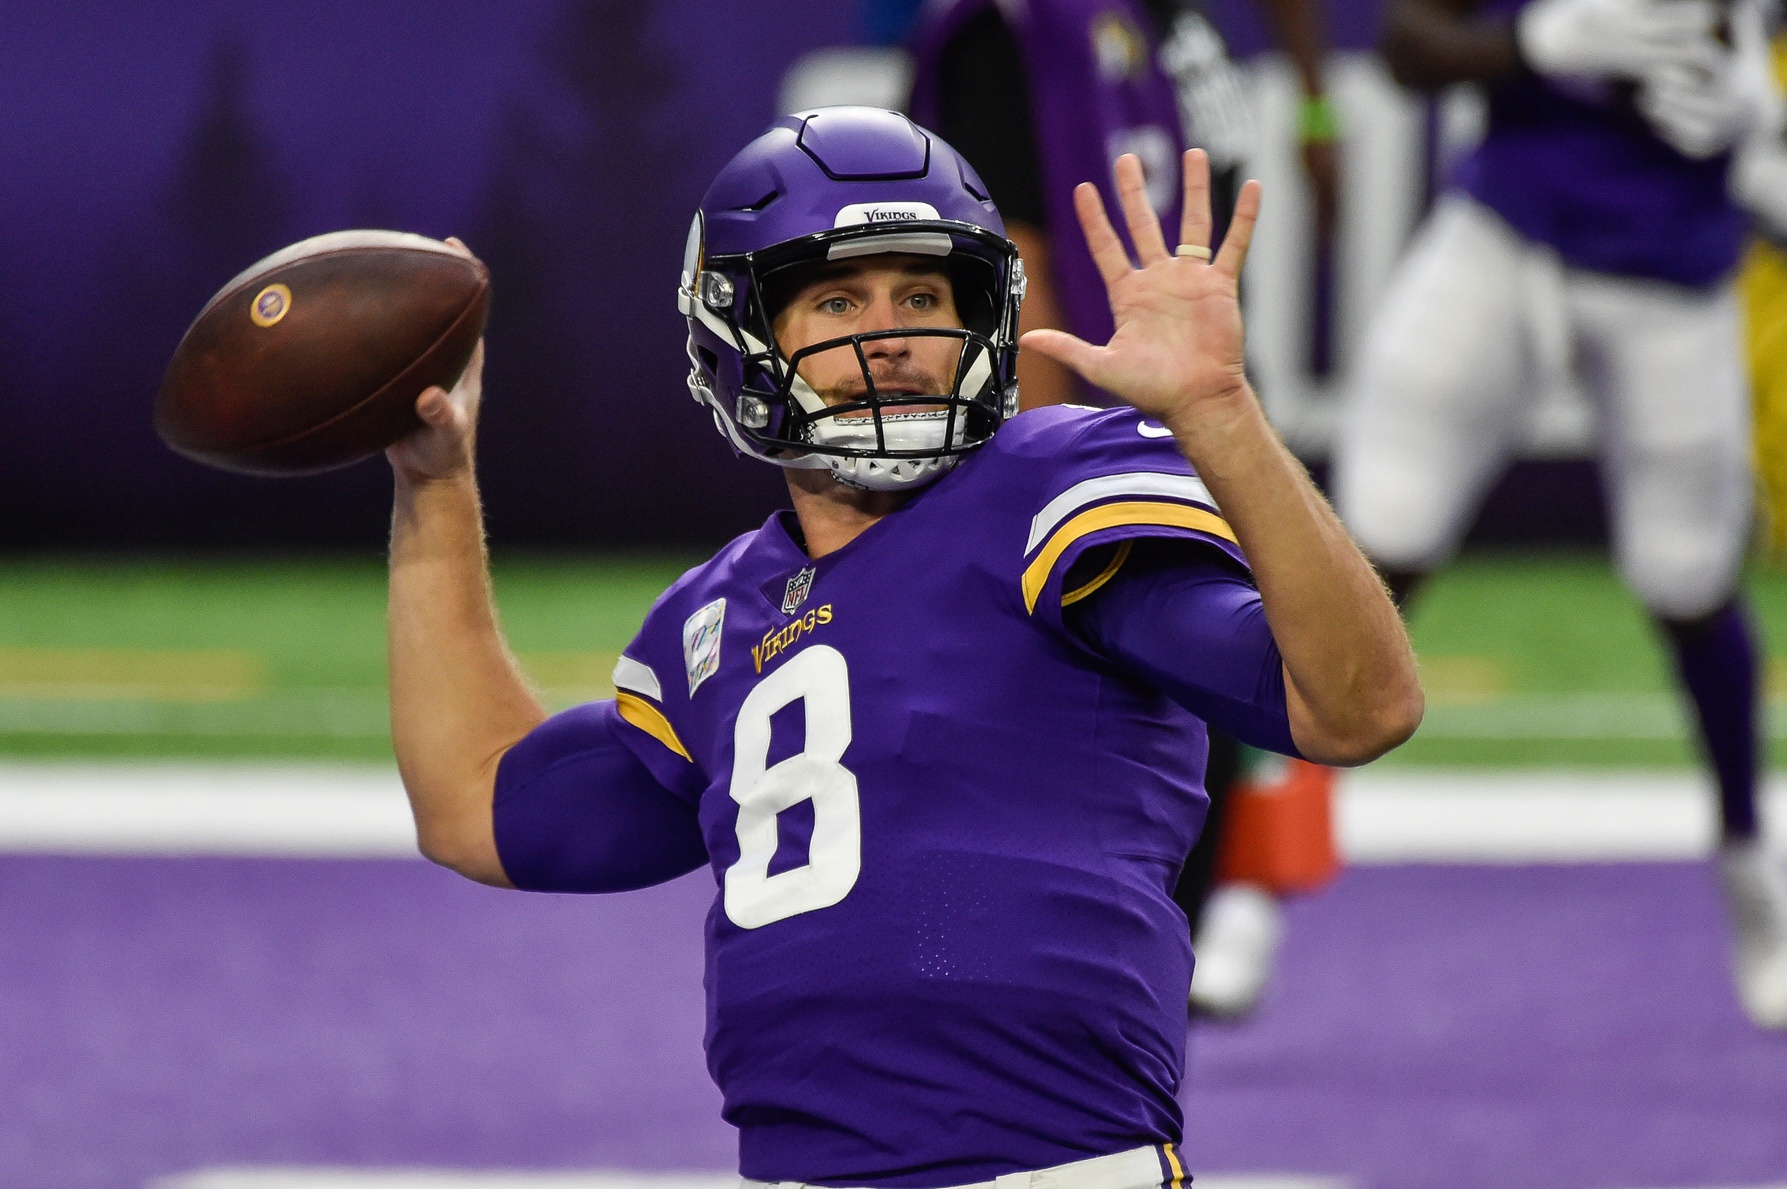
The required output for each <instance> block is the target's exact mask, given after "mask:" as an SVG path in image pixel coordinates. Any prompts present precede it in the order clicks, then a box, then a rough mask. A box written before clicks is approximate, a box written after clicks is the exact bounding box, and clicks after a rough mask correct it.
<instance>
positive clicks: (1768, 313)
mask: <svg viewBox="0 0 1787 1189" xmlns="http://www.w3.org/2000/svg"><path fill="white" fill-rule="evenodd" d="M1770 15H1771V17H1772V18H1773V22H1774V24H1775V25H1776V26H1777V28H1776V29H1775V30H1774V31H1773V47H1772V57H1773V59H1774V62H1773V65H1774V71H1775V82H1776V84H1777V86H1780V85H1783V84H1787V32H1783V31H1782V30H1781V29H1780V28H1779V27H1778V26H1779V25H1780V24H1781V20H1782V12H1781V8H1780V6H1779V5H1778V4H1777V5H1776V6H1775V11H1774V12H1773V13H1771V14H1770ZM1782 124H1783V121H1782V120H1781V119H1780V118H1779V116H1778V114H1777V118H1775V119H1773V120H1772V121H1765V122H1763V123H1761V124H1759V125H1758V126H1757V127H1756V129H1755V130H1754V131H1753V132H1752V133H1751V134H1750V136H1749V137H1748V138H1747V139H1746V140H1745V142H1744V144H1743V145H1742V146H1741V147H1740V148H1739V150H1738V152H1737V154H1736V156H1735V157H1734V159H1733V160H1732V164H1731V192H1732V196H1733V197H1735V198H1736V199H1737V201H1738V203H1739V204H1740V205H1741V206H1743V207H1744V209H1745V210H1747V211H1748V212H1749V213H1750V215H1751V217H1752V218H1753V219H1754V220H1755V230H1756V238H1755V240H1754V241H1753V242H1752V243H1751V245H1750V250H1749V253H1748V255H1747V256H1746V257H1745V259H1744V267H1743V272H1742V273H1741V274H1740V276H1739V280H1738V285H1739V288H1740V290H1741V291H1742V294H1743V301H1744V316H1745V320H1746V322H1747V323H1748V331H1749V348H1750V382H1751V384H1752V385H1753V386H1754V388H1755V399H1754V401H1753V405H1754V408H1755V411H1756V469H1757V479H1758V481H1759V482H1758V484H1757V488H1758V494H1759V495H1760V496H1761V498H1762V510H1763V525H1762V529H1763V536H1764V539H1765V541H1766V543H1767V546H1768V549H1769V551H1770V552H1771V553H1773V554H1775V555H1777V556H1780V555H1787V139H1784V138H1783V129H1782Z"/></svg>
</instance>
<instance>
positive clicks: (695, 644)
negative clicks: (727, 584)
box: [683, 599, 726, 698]
mask: <svg viewBox="0 0 1787 1189" xmlns="http://www.w3.org/2000/svg"><path fill="white" fill-rule="evenodd" d="M725 623H726V600H725V599H715V600H714V601H713V602H711V603H709V604H708V605H707V606H705V607H703V608H701V610H699V611H697V612H695V614H693V615H691V616H689V618H688V619H686V620H684V621H683V667H684V668H686V669H687V670H688V674H689V696H690V697H691V698H692V697H694V696H695V691H696V690H698V689H700V688H701V683H702V682H703V681H706V680H707V679H708V678H709V677H712V676H713V675H714V673H715V672H717V671H718V670H719V668H720V629H721V628H722V627H723V626H724V625H725Z"/></svg>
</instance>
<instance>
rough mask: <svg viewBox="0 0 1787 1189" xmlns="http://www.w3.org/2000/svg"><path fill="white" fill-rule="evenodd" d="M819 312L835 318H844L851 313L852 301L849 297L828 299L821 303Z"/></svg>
mask: <svg viewBox="0 0 1787 1189" xmlns="http://www.w3.org/2000/svg"><path fill="white" fill-rule="evenodd" d="M819 312H820V313H821V314H830V315H832V316H833V317H842V316H843V315H845V314H848V313H849V312H850V299H849V298H848V297H828V298H826V299H825V300H824V301H822V302H820V303H819Z"/></svg>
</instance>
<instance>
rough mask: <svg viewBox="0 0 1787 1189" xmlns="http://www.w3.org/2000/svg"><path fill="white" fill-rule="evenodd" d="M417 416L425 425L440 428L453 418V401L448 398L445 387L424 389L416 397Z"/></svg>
mask: <svg viewBox="0 0 1787 1189" xmlns="http://www.w3.org/2000/svg"><path fill="white" fill-rule="evenodd" d="M416 416H418V417H420V418H421V419H422V423H423V424H424V425H431V426H434V427H435V428H437V429H438V428H440V427H441V426H443V425H446V424H448V423H449V422H451V421H452V420H453V402H452V401H450V400H448V399H447V390H446V389H444V388H428V389H424V390H423V392H422V395H421V396H418V397H417V398H416Z"/></svg>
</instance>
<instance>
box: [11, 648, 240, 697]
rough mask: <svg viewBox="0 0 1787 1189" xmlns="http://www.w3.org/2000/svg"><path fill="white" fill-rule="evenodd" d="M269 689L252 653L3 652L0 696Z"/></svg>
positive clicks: (217, 693) (229, 693) (218, 693)
mask: <svg viewBox="0 0 1787 1189" xmlns="http://www.w3.org/2000/svg"><path fill="white" fill-rule="evenodd" d="M266 689H267V681H266V675H265V672H264V667H263V665H262V662H261V658H260V657H258V656H256V655H254V654H253V653H248V652H238V651H225V650H206V651H177V650H157V649H122V648H0V698H18V699H32V700H37V701H65V700H71V701H95V702H97V701H143V702H233V701H241V700H244V699H248V698H255V697H259V696H260V695H262V694H264V693H265V692H266Z"/></svg>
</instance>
